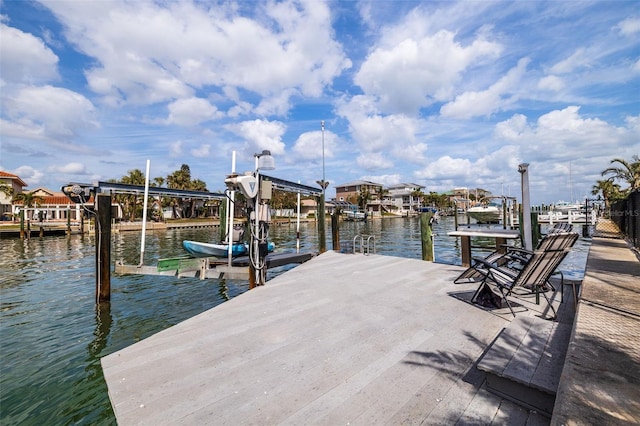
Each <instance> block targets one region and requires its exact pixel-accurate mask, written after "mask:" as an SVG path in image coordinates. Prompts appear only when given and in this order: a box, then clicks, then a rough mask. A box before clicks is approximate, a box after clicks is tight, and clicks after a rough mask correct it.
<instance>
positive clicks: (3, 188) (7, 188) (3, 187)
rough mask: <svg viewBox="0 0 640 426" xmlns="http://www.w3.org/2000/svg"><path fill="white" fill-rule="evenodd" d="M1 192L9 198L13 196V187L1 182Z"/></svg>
mask: <svg viewBox="0 0 640 426" xmlns="http://www.w3.org/2000/svg"><path fill="white" fill-rule="evenodd" d="M0 192H2V193H3V194H4V195H6V196H7V197H12V196H13V188H12V187H11V185H8V184H6V183H4V182H0Z"/></svg>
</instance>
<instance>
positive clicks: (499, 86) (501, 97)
mask: <svg viewBox="0 0 640 426" xmlns="http://www.w3.org/2000/svg"><path fill="white" fill-rule="evenodd" d="M529 62H530V60H529V59H528V58H523V59H521V60H520V61H518V65H517V66H516V67H514V68H512V69H510V70H509V72H507V74H506V75H505V76H504V77H501V78H500V79H499V80H498V81H497V82H496V83H494V84H493V85H491V86H490V87H489V88H488V89H487V90H484V91H480V92H465V93H463V94H461V95H459V96H457V97H456V99H455V100H454V101H452V102H449V103H447V104H445V105H444V106H443V107H442V108H441V109H440V113H441V114H442V115H443V116H445V117H455V118H459V119H468V118H473V117H478V116H489V115H491V113H493V112H496V111H500V110H507V109H509V108H511V106H512V105H513V104H514V102H515V101H517V99H518V97H519V96H518V95H517V94H515V93H514V92H517V91H518V88H519V87H520V86H521V79H522V78H523V76H524V74H525V72H526V69H527V64H528V63H529Z"/></svg>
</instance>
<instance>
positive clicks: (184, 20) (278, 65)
mask: <svg viewBox="0 0 640 426" xmlns="http://www.w3.org/2000/svg"><path fill="white" fill-rule="evenodd" d="M47 6H48V7H49V8H50V9H51V10H52V11H53V12H54V14H55V15H56V16H57V17H58V18H59V19H60V20H61V21H62V22H63V23H64V24H65V25H66V26H67V28H68V31H67V34H68V37H69V39H70V40H71V41H72V42H73V43H74V44H76V45H77V46H78V47H79V49H80V50H81V51H82V52H84V53H85V54H86V55H88V56H90V57H91V58H94V59H95V60H96V65H95V66H94V67H93V68H91V69H89V70H87V71H86V75H87V81H88V82H89V85H90V87H91V88H92V90H94V91H95V92H96V93H99V94H101V95H103V96H104V97H105V100H106V101H107V102H108V103H110V104H112V105H117V104H119V103H123V102H130V103H134V104H152V103H156V102H164V101H169V100H171V99H175V98H185V97H189V96H192V95H193V88H197V89H207V88H208V87H210V86H217V87H233V88H241V89H243V90H248V91H251V92H254V93H257V94H259V95H260V96H262V97H264V98H271V97H276V98H277V97H281V95H282V94H283V93H287V94H288V95H291V94H292V93H296V92H299V93H302V94H303V95H306V96H311V97H317V96H320V95H321V93H322V91H323V88H324V87H325V85H327V84H329V83H330V82H331V80H332V79H333V78H335V77H336V76H338V75H339V74H340V73H341V72H342V71H343V70H344V69H347V68H349V67H350V66H351V62H350V61H349V59H348V58H346V56H345V54H344V52H343V51H342V49H341V46H340V45H339V44H338V43H337V42H336V41H335V40H334V39H333V33H332V28H331V16H330V13H329V6H328V5H327V4H326V3H322V2H313V1H312V2H301V3H297V2H296V3H266V4H262V3H255V4H254V6H255V9H256V10H255V11H254V12H255V15H256V16H257V18H255V19H252V18H251V17H249V16H240V14H239V13H238V10H237V9H238V7H237V5H233V4H230V3H229V4H215V5H213V4H212V5H207V4H205V3H197V2H194V3H192V2H178V3H166V4H165V3H151V2H124V1H117V2H108V3H100V4H93V3H90V2H89V3H86V2H74V3H72V4H62V3H58V2H50V3H47ZM236 101H239V99H236ZM266 102H267V103H268V101H266ZM278 104H279V105H281V106H282V105H283V103H282V102H278ZM285 105H286V104H285Z"/></svg>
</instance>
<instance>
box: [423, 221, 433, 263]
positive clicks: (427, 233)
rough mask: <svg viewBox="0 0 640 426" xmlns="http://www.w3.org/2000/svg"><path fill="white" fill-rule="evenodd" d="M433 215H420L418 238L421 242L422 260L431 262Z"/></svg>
mask: <svg viewBox="0 0 640 426" xmlns="http://www.w3.org/2000/svg"><path fill="white" fill-rule="evenodd" d="M432 221H433V213H432V212H425V213H420V237H421V240H422V260H426V261H428V262H433V232H432V231H433V230H432V229H431V223H432Z"/></svg>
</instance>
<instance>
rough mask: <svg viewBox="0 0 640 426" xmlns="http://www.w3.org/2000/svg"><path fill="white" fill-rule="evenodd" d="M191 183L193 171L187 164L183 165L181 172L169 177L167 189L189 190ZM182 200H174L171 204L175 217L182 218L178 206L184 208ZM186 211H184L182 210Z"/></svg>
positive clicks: (178, 171) (177, 171)
mask: <svg viewBox="0 0 640 426" xmlns="http://www.w3.org/2000/svg"><path fill="white" fill-rule="evenodd" d="M190 183H191V169H190V168H189V166H188V165H187V164H183V165H182V166H180V170H176V171H175V172H173V173H171V174H170V175H169V176H167V188H172V189H189V185H190ZM182 203H183V200H182V199H176V198H174V199H173V202H172V203H171V207H172V209H173V217H174V218H177V217H181V216H182V215H181V214H179V213H178V206H182ZM182 210H183V211H184V209H182Z"/></svg>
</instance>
